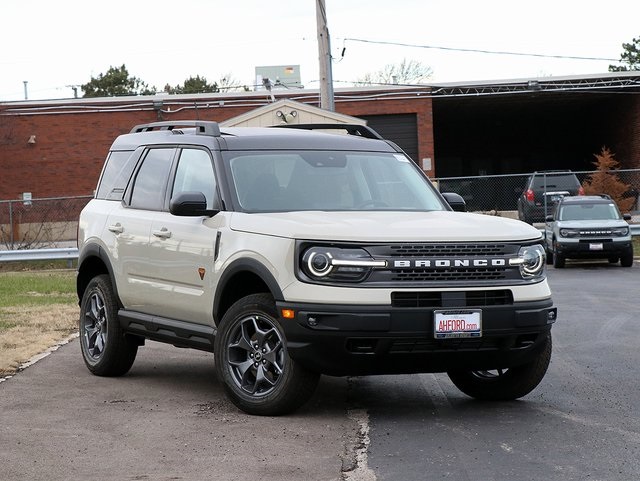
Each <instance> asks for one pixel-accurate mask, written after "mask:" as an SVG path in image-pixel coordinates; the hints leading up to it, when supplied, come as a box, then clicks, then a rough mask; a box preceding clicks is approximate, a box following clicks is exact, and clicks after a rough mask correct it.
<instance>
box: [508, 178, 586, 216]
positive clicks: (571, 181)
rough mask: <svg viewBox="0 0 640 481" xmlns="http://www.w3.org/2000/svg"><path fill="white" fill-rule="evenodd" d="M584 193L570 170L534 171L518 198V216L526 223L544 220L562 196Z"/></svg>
mask: <svg viewBox="0 0 640 481" xmlns="http://www.w3.org/2000/svg"><path fill="white" fill-rule="evenodd" d="M568 195H572V196H574V195H584V189H583V188H582V185H581V184H580V181H579V180H578V178H577V177H576V175H575V174H574V173H573V172H571V171H570V170H548V171H538V172H534V173H533V174H531V175H530V176H529V178H528V179H527V183H526V184H525V187H524V190H523V192H522V195H520V197H519V198H518V218H519V219H520V220H522V221H524V222H526V223H528V224H533V223H534V222H544V221H545V217H546V216H547V215H550V214H551V213H552V212H553V209H554V207H555V204H556V203H557V202H558V200H559V199H561V198H562V197H564V196H568Z"/></svg>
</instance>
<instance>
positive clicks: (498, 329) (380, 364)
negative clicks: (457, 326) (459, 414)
mask: <svg viewBox="0 0 640 481" xmlns="http://www.w3.org/2000/svg"><path fill="white" fill-rule="evenodd" d="M277 307H278V312H282V309H289V310H292V311H294V312H295V318H294V319H284V318H280V322H281V323H282V325H283V326H284V330H285V336H286V338H287V349H288V351H289V354H290V356H291V357H292V358H293V359H294V360H295V361H296V362H298V363H299V364H300V365H302V366H303V367H305V368H307V369H309V370H312V371H315V372H319V373H322V374H328V375H333V376H345V375H371V374H406V373H417V372H446V371H448V370H453V369H469V370H482V369H494V368H498V367H511V366H516V365H518V364H523V363H526V362H528V361H530V360H532V359H533V358H534V357H535V356H536V354H537V353H538V352H539V351H540V350H541V349H542V348H544V344H545V340H546V337H547V335H548V333H549V331H550V329H551V325H552V324H553V322H555V319H556V309H555V308H554V307H553V302H552V301H551V299H545V300H540V301H530V302H517V303H513V304H511V305H501V306H485V307H483V308H482V337H480V338H463V339H459V338H457V339H435V337H434V326H433V324H434V322H433V319H434V311H435V310H437V309H440V308H398V307H390V306H346V305H327V304H300V303H289V302H277Z"/></svg>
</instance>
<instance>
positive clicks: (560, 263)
mask: <svg viewBox="0 0 640 481" xmlns="http://www.w3.org/2000/svg"><path fill="white" fill-rule="evenodd" d="M564 259H565V257H564V255H563V254H560V253H558V251H557V249H556V241H555V240H554V241H553V261H552V262H553V267H555V268H556V269H562V268H563V267H564Z"/></svg>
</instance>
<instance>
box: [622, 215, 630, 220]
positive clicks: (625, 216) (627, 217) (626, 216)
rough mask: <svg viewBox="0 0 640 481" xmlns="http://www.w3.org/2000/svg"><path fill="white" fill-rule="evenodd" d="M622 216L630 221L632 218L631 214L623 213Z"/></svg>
mask: <svg viewBox="0 0 640 481" xmlns="http://www.w3.org/2000/svg"><path fill="white" fill-rule="evenodd" d="M622 218H623V219H624V220H626V221H627V222H628V221H630V220H631V214H623V215H622Z"/></svg>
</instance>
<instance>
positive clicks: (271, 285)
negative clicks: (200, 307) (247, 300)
mask: <svg viewBox="0 0 640 481" xmlns="http://www.w3.org/2000/svg"><path fill="white" fill-rule="evenodd" d="M240 272H250V273H252V274H255V275H256V276H258V277H259V278H260V279H262V281H263V282H264V283H265V284H266V286H267V288H268V289H269V291H270V293H271V295H272V296H273V298H274V299H276V300H282V299H284V296H283V294H282V289H280V285H279V284H278V282H277V281H276V279H275V277H273V274H271V271H269V269H268V268H267V267H266V266H265V265H264V264H262V263H261V262H260V261H258V260H256V259H251V258H243V259H237V260H235V261H233V262H232V263H231V264H229V266H228V267H227V268H226V269H225V271H224V272H223V273H222V275H221V276H220V280H219V281H218V285H217V286H216V293H215V295H214V297H213V315H214V316H213V317H214V319H218V316H217V314H218V312H220V304H221V303H222V292H223V291H224V290H225V287H226V285H227V284H228V282H229V280H230V279H231V278H233V276H235V275H236V274H238V273H240Z"/></svg>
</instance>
